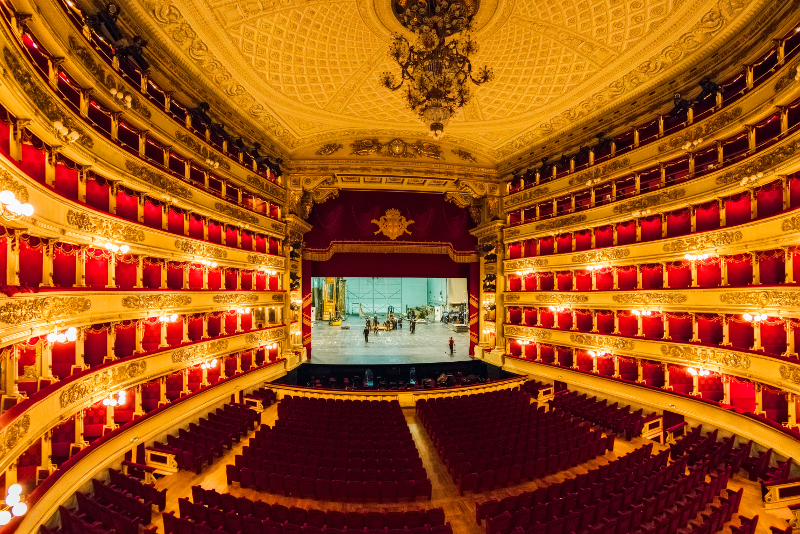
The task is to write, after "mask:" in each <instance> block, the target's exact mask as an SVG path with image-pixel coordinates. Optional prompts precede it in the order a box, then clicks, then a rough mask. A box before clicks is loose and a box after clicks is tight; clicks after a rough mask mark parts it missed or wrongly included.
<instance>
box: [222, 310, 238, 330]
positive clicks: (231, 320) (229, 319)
mask: <svg viewBox="0 0 800 534" xmlns="http://www.w3.org/2000/svg"><path fill="white" fill-rule="evenodd" d="M224 318H225V332H226V333H228V334H233V333H235V332H236V312H235V311H229V312H228V313H226V314H225V316H224Z"/></svg>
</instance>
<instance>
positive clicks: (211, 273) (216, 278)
mask: <svg viewBox="0 0 800 534" xmlns="http://www.w3.org/2000/svg"><path fill="white" fill-rule="evenodd" d="M221 269H222V268H221V267H216V268H214V269H210V268H209V269H208V289H211V290H217V289H219V288H220V287H222V270H221Z"/></svg>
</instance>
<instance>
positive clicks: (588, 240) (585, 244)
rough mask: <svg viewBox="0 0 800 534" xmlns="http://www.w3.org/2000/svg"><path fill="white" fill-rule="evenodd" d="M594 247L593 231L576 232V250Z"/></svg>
mask: <svg viewBox="0 0 800 534" xmlns="http://www.w3.org/2000/svg"><path fill="white" fill-rule="evenodd" d="M590 248H592V231H591V230H581V231H579V232H575V252H579V251H581V250H589V249H590Z"/></svg>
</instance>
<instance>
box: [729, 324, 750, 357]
mask: <svg viewBox="0 0 800 534" xmlns="http://www.w3.org/2000/svg"><path fill="white" fill-rule="evenodd" d="M728 333H729V335H730V342H731V345H732V346H733V348H734V349H743V350H747V349H749V348H750V347H752V346H753V339H754V337H753V325H752V324H751V323H749V322H747V321H743V320H741V319H739V318H737V317H730V318H729V319H728Z"/></svg>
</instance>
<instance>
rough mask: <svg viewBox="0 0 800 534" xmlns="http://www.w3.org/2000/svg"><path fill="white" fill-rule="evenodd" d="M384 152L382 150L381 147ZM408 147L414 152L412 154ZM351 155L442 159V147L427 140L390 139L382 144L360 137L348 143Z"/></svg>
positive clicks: (375, 140)
mask: <svg viewBox="0 0 800 534" xmlns="http://www.w3.org/2000/svg"><path fill="white" fill-rule="evenodd" d="M384 148H385V149H386V152H383V149H384ZM409 149H411V150H413V151H414V152H416V154H413V153H412V152H410V151H409ZM350 150H351V152H350V155H351V156H389V157H392V158H416V157H417V155H419V156H424V157H426V158H431V159H444V156H442V149H441V147H439V146H438V145H435V144H433V143H429V142H423V141H419V140H417V141H415V142H413V143H406V142H405V141H403V140H402V139H392V140H391V141H389V142H388V143H386V144H384V143H381V142H380V141H378V140H377V139H360V140H358V141H353V142H352V143H350Z"/></svg>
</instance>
